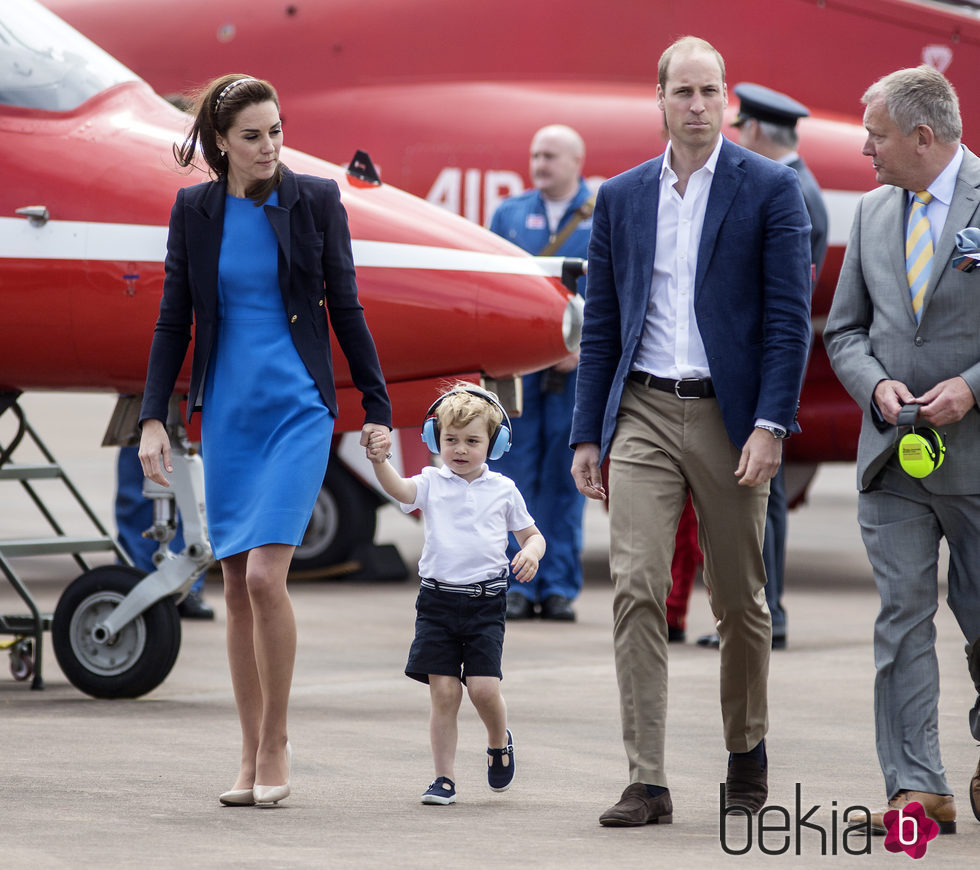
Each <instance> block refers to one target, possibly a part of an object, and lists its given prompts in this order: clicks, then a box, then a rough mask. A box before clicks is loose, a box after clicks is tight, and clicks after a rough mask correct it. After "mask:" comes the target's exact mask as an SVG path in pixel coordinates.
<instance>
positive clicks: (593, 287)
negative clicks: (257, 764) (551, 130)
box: [570, 139, 810, 458]
mask: <svg viewBox="0 0 980 870" xmlns="http://www.w3.org/2000/svg"><path fill="white" fill-rule="evenodd" d="M662 164H663V155H661V156H660V157H658V158H656V159H655V160H650V161H648V162H646V163H643V164H641V165H639V166H636V167H634V168H633V169H630V170H628V171H627V172H624V173H623V174H622V175H617V176H616V177H614V178H611V179H609V180H608V181H606V182H605V183H604V184H603V185H602V186H601V187H600V188H599V194H598V197H597V199H596V207H595V212H594V214H593V216H592V240H591V243H590V245H589V271H588V290H587V292H586V298H585V323H584V326H583V330H582V346H581V356H580V359H579V365H578V384H577V387H576V392H575V413H574V415H573V418H572V432H571V438H570V443H571V445H572V446H575V445H576V444H582V443H586V442H594V443H596V444H599V445H600V450H601V456H602V457H603V458H605V456H606V455H607V454H608V452H609V445H610V443H611V442H612V437H613V433H614V431H615V429H616V416H617V413H618V411H619V404H620V399H621V397H622V394H623V387H624V385H625V383H626V379H627V377H628V375H629V373H630V370H631V368H632V366H633V361H634V359H635V358H636V354H637V350H638V349H639V345H640V338H641V336H642V334H643V325H644V319H645V317H646V312H647V304H648V302H649V298H650V286H651V280H652V276H653V262H654V251H655V248H656V241H657V207H658V204H659V199H660V167H661V165H662ZM694 310H695V315H696V317H697V324H698V331H699V332H700V334H701V339H702V341H703V343H704V348H705V352H706V353H707V356H708V367H709V369H710V372H711V379H712V381H713V382H714V386H715V392H716V394H717V396H718V404H719V406H720V408H721V413H722V417H723V418H724V421H725V429H726V430H727V432H728V436H729V437H730V438H731V440H732V443H733V444H735V445H736V446H737V447H739V448H741V447H742V446H743V445H744V444H745V442H746V441H747V440H748V437H749V435H750V434H751V433H752V429H753V427H754V425H755V421H756V419H759V418H762V419H765V420H771V421H772V422H774V423H778V424H779V425H780V426H783V427H785V428H786V429H787V430H788V431H791V432H799V431H800V429H799V425H798V424H797V423H796V411H797V404H798V401H799V394H800V388H801V386H802V383H803V371H804V368H805V366H806V359H807V350H808V348H809V344H810V222H809V220H808V218H807V212H806V208H805V206H804V204H803V197H802V195H801V193H800V184H799V181H798V180H797V175H796V172H794V171H793V170H792V169H790V168H789V167H787V166H781V165H780V164H778V163H774V162H773V161H772V160H768V159H767V158H765V157H760V156H759V155H757V154H753V153H752V152H750V151H747V150H746V149H744V148H742V147H740V146H738V145H735V144H734V143H732V142H729V141H728V140H727V139H726V140H725V141H724V142H723V143H722V147H721V152H720V154H719V157H718V163H717V166H716V168H715V175H714V178H713V180H712V183H711V192H710V194H709V196H708V203H707V207H706V211H705V218H704V227H703V229H702V231H701V241H700V245H699V248H698V268H697V274H696V276H695V284H694Z"/></svg>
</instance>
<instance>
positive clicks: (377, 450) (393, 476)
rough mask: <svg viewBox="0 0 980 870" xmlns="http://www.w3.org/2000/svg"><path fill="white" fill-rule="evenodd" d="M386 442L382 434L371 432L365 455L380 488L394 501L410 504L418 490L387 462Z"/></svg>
mask: <svg viewBox="0 0 980 870" xmlns="http://www.w3.org/2000/svg"><path fill="white" fill-rule="evenodd" d="M387 451H388V443H387V442H386V439H385V437H384V435H382V434H381V433H378V432H375V433H372V435H371V436H370V439H369V440H368V445H367V457H368V459H370V460H371V463H372V464H373V466H374V476H375V477H376V478H378V483H380V484H381V488H382V489H383V490H384V491H385V492H386V493H388V495H390V496H391V497H392V498H393V499H394V500H395V501H397V502H401V503H402V504H412V503H414V501H415V496H416V494H417V492H418V489H417V487H416V486H415V483H414V482H413V481H411V480H407V479H406V478H404V477H400V476H399V474H398V472H397V471H395V469H394V468H393V467H392V465H391V463H390V462H388V452H387Z"/></svg>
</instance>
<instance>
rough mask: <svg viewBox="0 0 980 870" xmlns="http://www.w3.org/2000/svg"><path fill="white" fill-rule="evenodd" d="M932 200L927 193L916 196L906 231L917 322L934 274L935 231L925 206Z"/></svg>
mask: <svg viewBox="0 0 980 870" xmlns="http://www.w3.org/2000/svg"><path fill="white" fill-rule="evenodd" d="M931 201H932V194H931V193H929V191H928V190H920V191H919V192H918V193H917V194H915V196H914V197H913V198H912V208H911V209H910V210H909V220H908V224H907V226H906V228H905V272H906V274H907V275H908V279H909V293H911V294H912V310H913V311H914V312H915V319H916V322H918V321H919V318H921V317H922V300H923V299H924V298H925V295H926V287H927V286H928V284H929V275H930V274H931V273H932V254H933V250H932V229H931V228H930V226H929V218H927V217H926V206H927V205H928V204H929V203H930V202H931Z"/></svg>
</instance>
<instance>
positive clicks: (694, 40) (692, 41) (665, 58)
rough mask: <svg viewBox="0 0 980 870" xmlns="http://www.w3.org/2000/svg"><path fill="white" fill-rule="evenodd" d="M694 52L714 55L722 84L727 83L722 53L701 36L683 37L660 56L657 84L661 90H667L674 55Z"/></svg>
mask: <svg viewBox="0 0 980 870" xmlns="http://www.w3.org/2000/svg"><path fill="white" fill-rule="evenodd" d="M694 51H704V52H707V53H708V54H712V55H714V57H715V60H717V61H718V68H719V69H720V70H721V82H722V84H724V83H725V59H724V58H723V57H722V56H721V52H719V51H718V49H717V48H715V47H714V46H713V45H712V44H711V43H710V42H708V41H707V40H705V39H701V37H699V36H682V37H681V38H680V39H676V40H674V42H672V43H671V44H670V45H668V46H667V48H665V49H664V53H663V54H662V55H660V62H659V63H658V64H657V83H658V84H659V85H660V89H661V90H663V91H665V90H667V73H668V72H670V62H671V61H672V60H673V59H674V55H675V54H678V53H684V54H689V53H691V52H694Z"/></svg>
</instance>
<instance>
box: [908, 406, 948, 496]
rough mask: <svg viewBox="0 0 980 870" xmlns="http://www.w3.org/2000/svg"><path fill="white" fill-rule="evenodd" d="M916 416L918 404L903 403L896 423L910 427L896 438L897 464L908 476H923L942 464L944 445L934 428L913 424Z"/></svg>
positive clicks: (944, 452) (944, 454)
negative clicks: (909, 429)
mask: <svg viewBox="0 0 980 870" xmlns="http://www.w3.org/2000/svg"><path fill="white" fill-rule="evenodd" d="M918 416H919V406H918V405H905V406H904V407H903V408H902V410H901V411H900V412H899V414H898V423H897V425H898V426H899V427H903V426H909V427H911V429H912V431H911V432H908V433H906V434H905V435H903V436H902V437H901V438H899V440H898V464H899V465H901V466H902V471H904V472H905V473H906V474H907V475H908V476H909V477H916V478H923V477H928V476H929V475H930V474H932V473H933V472H934V471H935V470H936V469H937V468H939V466H940V465H942V464H943V459H945V458H946V445H945V444H943V439H942V437H941V436H940V435H939V433H938V432H937V431H936V430H935V429H933V428H931V427H929V426H918V427H917V426H916V425H915V421H916V418H917V417H918Z"/></svg>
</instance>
